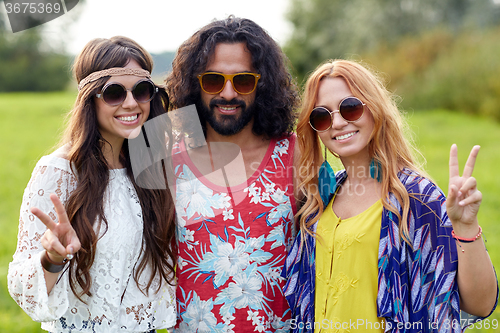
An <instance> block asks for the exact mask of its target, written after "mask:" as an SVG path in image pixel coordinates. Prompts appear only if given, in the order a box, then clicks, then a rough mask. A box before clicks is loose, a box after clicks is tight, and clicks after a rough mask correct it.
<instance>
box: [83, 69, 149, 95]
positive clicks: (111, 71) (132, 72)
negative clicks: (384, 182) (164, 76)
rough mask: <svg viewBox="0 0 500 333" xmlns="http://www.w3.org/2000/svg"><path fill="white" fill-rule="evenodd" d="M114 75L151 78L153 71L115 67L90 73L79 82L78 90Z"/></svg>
mask: <svg viewBox="0 0 500 333" xmlns="http://www.w3.org/2000/svg"><path fill="white" fill-rule="evenodd" d="M113 75H118V76H119V75H135V76H142V77H146V78H148V79H151V73H149V72H148V71H147V70H145V69H142V68H123V67H113V68H108V69H104V70H102V71H97V72H94V73H91V74H89V75H88V76H87V77H86V78H84V79H83V80H81V81H80V83H79V84H78V90H82V88H83V87H85V86H86V85H87V84H89V83H90V82H94V81H96V80H99V79H100V78H102V77H105V76H113Z"/></svg>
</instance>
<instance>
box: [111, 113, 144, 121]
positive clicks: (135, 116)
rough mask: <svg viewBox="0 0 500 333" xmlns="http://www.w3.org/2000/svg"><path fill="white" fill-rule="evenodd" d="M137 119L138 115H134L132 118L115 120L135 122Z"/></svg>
mask: <svg viewBox="0 0 500 333" xmlns="http://www.w3.org/2000/svg"><path fill="white" fill-rule="evenodd" d="M138 117H139V114H136V115H134V116H128V117H116V119H118V120H121V121H129V122H132V121H134V120H136V119H137V118H138Z"/></svg>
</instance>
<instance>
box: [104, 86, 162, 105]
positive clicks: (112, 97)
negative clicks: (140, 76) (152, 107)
mask: <svg viewBox="0 0 500 333" xmlns="http://www.w3.org/2000/svg"><path fill="white" fill-rule="evenodd" d="M127 91H132V96H134V99H135V100H136V101H137V103H147V102H149V101H151V100H152V99H153V97H154V95H155V94H156V93H157V92H158V87H156V86H155V85H154V83H153V82H151V81H150V80H140V81H137V82H136V84H134V86H133V87H132V89H127V88H125V87H124V86H123V84H121V83H117V82H110V83H108V84H106V85H105V86H104V87H103V88H102V90H101V93H100V94H96V97H97V98H102V100H103V101H104V103H106V104H108V105H109V106H117V105H120V104H122V103H123V102H124V101H125V99H126V98H127Z"/></svg>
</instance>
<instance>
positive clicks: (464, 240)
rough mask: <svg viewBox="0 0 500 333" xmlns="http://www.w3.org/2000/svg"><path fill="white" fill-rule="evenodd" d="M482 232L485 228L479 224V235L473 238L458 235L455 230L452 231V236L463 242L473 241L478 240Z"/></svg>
mask: <svg viewBox="0 0 500 333" xmlns="http://www.w3.org/2000/svg"><path fill="white" fill-rule="evenodd" d="M482 234H483V230H482V229H481V226H479V232H478V233H477V235H476V236H474V237H472V238H462V237H458V236H457V235H456V234H455V231H453V230H452V231H451V236H452V237H453V238H455V239H456V240H457V241H459V242H461V243H472V242H474V241H476V240H477V239H478V238H479V237H481V235H482Z"/></svg>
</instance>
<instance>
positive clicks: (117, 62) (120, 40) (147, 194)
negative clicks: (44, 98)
mask: <svg viewBox="0 0 500 333" xmlns="http://www.w3.org/2000/svg"><path fill="white" fill-rule="evenodd" d="M131 59H133V60H135V61H137V63H139V65H140V66H141V67H142V68H143V69H146V70H148V71H149V72H151V71H152V68H153V60H152V58H151V56H150V55H149V53H148V52H147V51H146V50H144V49H143V48H142V47H141V46H140V45H138V44H137V43H136V42H135V41H133V40H131V39H129V38H126V37H121V36H117V37H113V38H110V39H94V40H92V41H90V42H89V43H88V44H87V45H86V46H85V47H84V49H83V51H82V52H81V53H80V54H79V55H78V57H77V58H76V59H75V62H74V66H73V72H74V75H75V78H76V81H77V82H78V83H79V82H80V81H81V80H82V79H84V78H85V77H87V76H88V75H89V74H91V73H93V72H96V71H100V70H104V69H107V68H113V67H124V66H126V64H127V63H128V62H129V61H130V60H131ZM108 79H109V76H107V77H103V78H101V79H99V80H97V81H95V82H91V83H89V84H87V85H86V86H84V87H83V88H82V90H80V91H79V93H78V96H77V99H76V102H75V106H74V107H73V109H72V110H71V111H70V113H69V118H68V119H69V120H68V126H67V128H66V131H65V133H64V136H63V139H62V141H61V144H62V145H66V146H67V147H68V155H67V158H68V160H69V161H70V164H71V166H72V169H73V172H74V173H75V174H76V176H77V178H78V184H77V187H76V189H75V191H74V192H72V193H71V195H70V197H69V199H68V201H67V202H66V211H67V213H68V217H69V220H70V221H71V225H72V226H73V228H74V229H75V231H76V233H77V235H78V237H79V239H80V242H81V245H82V247H81V250H80V251H78V252H77V253H76V254H75V257H74V259H72V261H71V265H70V269H69V277H70V279H69V280H70V286H71V290H72V291H73V293H74V294H75V296H77V297H78V298H79V299H80V300H81V296H83V295H84V294H86V295H88V296H91V294H90V288H91V282H92V280H91V277H90V273H89V270H90V267H91V266H92V264H93V262H94V257H95V252H96V245H97V242H98V240H99V237H98V234H99V232H96V231H97V230H104V232H105V231H106V230H107V225H108V221H107V220H106V216H105V214H104V207H103V198H104V193H105V190H106V187H107V186H108V182H109V167H108V163H107V162H106V159H105V157H104V155H103V148H104V145H106V144H109V143H107V142H106V141H105V140H104V138H103V137H102V136H101V134H100V132H99V130H98V125H97V115H96V104H95V101H94V98H95V97H94V96H95V94H96V93H98V92H99V91H100V90H101V89H102V87H103V86H104V84H105V82H106V81H107V80H108ZM150 103H151V104H150V114H149V118H148V119H152V118H154V117H156V116H159V115H161V114H164V113H165V112H166V108H167V106H168V103H169V100H168V95H167V93H166V92H165V90H164V89H163V88H161V87H159V89H158V93H157V94H156V95H155V96H154V98H153V100H151V102H150ZM120 162H122V163H123V165H124V166H125V168H126V169H127V175H128V177H129V178H130V180H131V182H132V184H133V185H134V188H135V190H136V192H137V196H138V199H139V201H140V205H141V208H142V216H143V238H142V247H141V252H142V259H141V261H140V263H138V265H137V266H136V269H135V271H134V280H135V281H136V283H137V285H138V287H139V288H140V286H139V283H138V279H139V276H140V274H141V273H142V272H143V271H144V269H145V268H146V267H147V266H148V265H149V266H150V267H151V276H150V278H149V281H148V284H147V286H146V287H145V288H144V289H141V288H140V289H141V290H142V291H143V292H144V293H146V294H147V293H148V289H149V287H150V286H151V285H152V283H153V280H154V278H155V277H156V276H159V277H160V283H159V285H158V289H157V291H158V290H159V289H160V287H161V284H162V282H163V281H166V282H167V283H169V284H173V272H174V267H175V263H176V256H175V254H176V250H175V248H173V246H174V244H175V241H174V235H175V223H174V221H175V211H174V203H173V199H172V196H171V194H170V191H169V190H168V189H166V190H150V189H144V188H141V187H139V186H137V184H136V182H135V180H134V177H133V174H132V167H131V162H130V158H129V153H128V140H127V139H125V142H124V144H123V146H122V150H121V152H120ZM101 228H104V229H101ZM78 286H79V288H77V287H78ZM78 289H80V290H78Z"/></svg>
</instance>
